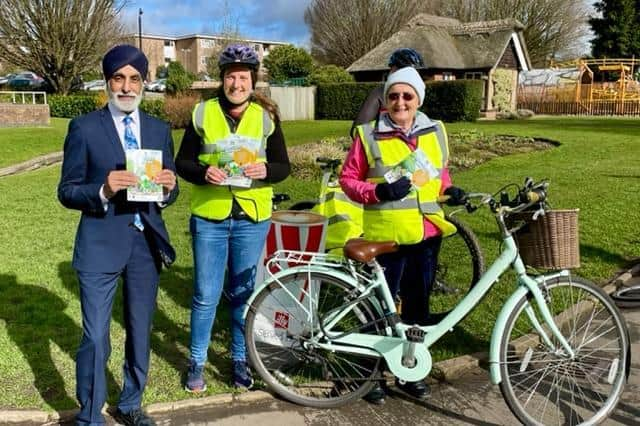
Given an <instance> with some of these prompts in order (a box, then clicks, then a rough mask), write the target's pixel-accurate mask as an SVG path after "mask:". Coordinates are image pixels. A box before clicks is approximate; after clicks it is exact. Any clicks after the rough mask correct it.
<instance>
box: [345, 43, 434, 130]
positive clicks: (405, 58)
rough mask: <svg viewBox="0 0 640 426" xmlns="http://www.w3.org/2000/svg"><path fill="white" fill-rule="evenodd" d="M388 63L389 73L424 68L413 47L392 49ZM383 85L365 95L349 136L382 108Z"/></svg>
mask: <svg viewBox="0 0 640 426" xmlns="http://www.w3.org/2000/svg"><path fill="white" fill-rule="evenodd" d="M388 65H389V75H391V74H393V73H394V72H395V71H397V70H399V69H400V68H405V67H413V68H417V69H420V68H424V62H423V60H422V56H420V54H419V53H418V52H416V51H415V50H414V49H411V48H408V47H403V48H401V49H396V50H394V51H393V53H391V56H389V63H388ZM383 87H384V86H383V85H380V86H378V87H376V88H375V89H373V90H372V91H371V93H369V96H367V99H365V101H364V102H363V103H362V105H361V106H360V110H359V112H358V115H357V116H356V118H355V120H353V124H352V125H351V137H353V136H354V135H355V133H354V132H355V129H356V127H357V126H359V125H361V124H365V123H368V122H370V121H372V120H375V119H376V118H377V117H378V113H379V112H380V110H382V109H384V104H385V100H384V94H383Z"/></svg>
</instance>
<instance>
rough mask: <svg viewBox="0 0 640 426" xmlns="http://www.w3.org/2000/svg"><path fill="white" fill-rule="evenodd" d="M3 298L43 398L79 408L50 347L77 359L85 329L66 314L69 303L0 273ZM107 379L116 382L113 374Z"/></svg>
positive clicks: (0, 312)
mask: <svg viewBox="0 0 640 426" xmlns="http://www.w3.org/2000/svg"><path fill="white" fill-rule="evenodd" d="M0 300H2V303H0V319H3V320H4V321H5V323H6V327H7V333H8V335H9V337H10V338H11V340H12V341H13V342H14V343H15V344H16V346H18V348H19V349H20V351H21V352H22V354H23V355H24V357H25V359H26V360H27V363H28V364H29V367H30V368H31V371H32V372H33V376H34V386H35V387H36V389H37V390H38V393H39V394H40V396H41V397H42V399H43V400H44V401H45V402H46V403H47V404H48V405H49V406H51V407H52V408H53V409H54V410H56V411H60V410H68V409H71V408H75V407H77V404H76V401H75V400H74V399H73V398H72V397H71V396H69V395H68V394H67V393H66V391H65V380H64V377H63V376H62V375H61V374H60V372H59V371H58V369H57V367H56V365H55V363H54V362H53V356H52V354H51V349H50V343H54V344H56V345H57V346H58V347H59V348H60V349H61V350H62V351H63V352H64V353H65V354H66V355H67V356H69V357H70V358H72V359H75V355H76V350H77V347H78V344H79V342H80V338H81V336H82V329H81V328H80V327H78V325H76V323H75V322H74V321H73V320H72V319H71V318H70V317H69V316H67V315H66V314H65V313H64V310H65V308H66V306H67V305H66V302H65V301H64V300H63V299H62V298H60V297H59V296H57V295H56V294H54V293H52V292H50V291H49V290H47V289H45V288H43V287H42V286H40V285H37V284H22V283H18V282H17V279H16V276H15V275H14V274H11V275H8V274H0ZM107 381H108V383H109V384H111V385H115V383H116V382H115V379H114V378H113V376H111V375H108V376H107Z"/></svg>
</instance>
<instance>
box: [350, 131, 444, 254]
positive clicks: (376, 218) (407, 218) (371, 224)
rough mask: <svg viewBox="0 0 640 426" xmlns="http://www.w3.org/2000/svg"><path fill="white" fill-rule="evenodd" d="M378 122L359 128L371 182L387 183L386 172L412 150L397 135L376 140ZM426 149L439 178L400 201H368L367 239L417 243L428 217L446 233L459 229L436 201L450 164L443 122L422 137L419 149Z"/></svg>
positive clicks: (368, 178)
mask: <svg viewBox="0 0 640 426" xmlns="http://www.w3.org/2000/svg"><path fill="white" fill-rule="evenodd" d="M374 126H375V121H372V122H370V123H367V124H363V125H361V126H359V127H358V132H359V135H360V140H361V141H362V144H363V147H364V150H365V153H366V156H367V161H368V164H369V172H368V174H367V181H368V182H375V183H381V182H385V179H384V175H385V173H387V172H388V171H389V170H391V169H392V167H393V166H395V165H397V164H398V163H400V162H401V161H402V160H404V159H405V158H406V157H407V156H408V155H409V154H410V153H411V149H410V148H409V147H408V146H407V144H406V143H405V142H404V141H403V140H401V139H399V138H396V137H391V138H388V139H386V138H381V139H376V138H375V137H374V130H375V129H374ZM418 148H419V149H420V150H422V151H423V152H424V153H425V154H426V157H427V158H428V159H429V161H430V162H431V163H432V165H433V166H434V167H435V169H436V170H437V171H438V172H439V173H438V175H437V177H432V178H430V179H429V180H428V181H427V182H426V183H425V184H424V185H422V186H421V187H420V188H419V189H418V190H417V191H411V192H410V193H409V195H407V197H405V198H404V199H402V200H398V201H386V202H380V203H377V204H365V205H364V206H363V208H364V214H363V228H364V238H365V239H367V240H373V241H387V240H393V241H396V242H397V243H399V244H416V243H419V242H420V241H422V240H423V239H424V224H423V221H424V216H426V217H427V219H428V220H429V221H430V222H431V223H433V224H434V225H435V226H436V227H437V228H438V229H440V231H441V233H442V235H443V236H447V235H451V234H454V233H455V232H456V227H455V226H454V225H453V224H451V223H450V222H448V221H447V220H446V219H445V217H444V212H443V211H442V209H441V208H440V206H439V205H438V203H437V202H436V200H437V199H438V196H439V195H440V189H441V187H442V170H443V168H444V167H445V165H446V164H447V159H448V157H449V146H448V144H447V135H446V133H445V130H444V127H443V125H442V123H441V122H439V121H436V122H433V126H431V127H429V128H427V129H425V130H424V131H423V132H421V134H420V136H418V141H417V147H416V149H418Z"/></svg>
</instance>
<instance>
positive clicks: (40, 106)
mask: <svg viewBox="0 0 640 426" xmlns="http://www.w3.org/2000/svg"><path fill="white" fill-rule="evenodd" d="M49 116H50V112H49V105H48V104H47V94H46V93H45V92H2V91H0V127H16V126H48V125H49Z"/></svg>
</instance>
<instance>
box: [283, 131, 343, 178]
mask: <svg viewBox="0 0 640 426" xmlns="http://www.w3.org/2000/svg"><path fill="white" fill-rule="evenodd" d="M350 146H351V139H349V138H347V137H339V138H325V139H322V140H320V141H318V142H311V143H306V144H304V145H296V146H292V147H290V148H288V149H287V151H288V152H289V161H290V162H291V176H293V177H294V178H296V179H302V180H306V181H311V182H317V181H318V180H319V179H320V178H321V177H322V170H320V168H319V167H318V164H317V163H316V158H318V157H326V158H340V159H344V158H345V157H346V156H347V151H348V150H349V147H350Z"/></svg>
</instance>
